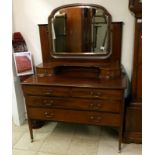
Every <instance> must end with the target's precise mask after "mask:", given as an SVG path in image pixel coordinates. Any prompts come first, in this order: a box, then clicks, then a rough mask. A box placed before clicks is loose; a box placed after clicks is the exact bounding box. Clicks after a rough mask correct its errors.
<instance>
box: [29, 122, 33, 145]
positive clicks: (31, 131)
mask: <svg viewBox="0 0 155 155" xmlns="http://www.w3.org/2000/svg"><path fill="white" fill-rule="evenodd" d="M28 124H29V131H30V138H31V143H32V142H33V130H32V121H31V120H30V119H28Z"/></svg>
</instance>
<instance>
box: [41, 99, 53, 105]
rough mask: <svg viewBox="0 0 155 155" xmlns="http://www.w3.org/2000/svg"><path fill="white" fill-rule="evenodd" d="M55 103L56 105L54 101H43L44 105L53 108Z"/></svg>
mask: <svg viewBox="0 0 155 155" xmlns="http://www.w3.org/2000/svg"><path fill="white" fill-rule="evenodd" d="M53 103H54V101H53V100H44V101H43V104H44V105H46V106H52V105H53Z"/></svg>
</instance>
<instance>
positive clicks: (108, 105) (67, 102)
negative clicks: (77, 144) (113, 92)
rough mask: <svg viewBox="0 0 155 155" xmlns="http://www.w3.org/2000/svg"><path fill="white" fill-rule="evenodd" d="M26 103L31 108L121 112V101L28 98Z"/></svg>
mask: <svg viewBox="0 0 155 155" xmlns="http://www.w3.org/2000/svg"><path fill="white" fill-rule="evenodd" d="M26 103H27V104H28V106H30V107H48V108H50V107H51V108H53V107H54V108H63V109H77V110H93V111H107V112H115V113H117V112H120V101H119V100H101V99H84V98H83V99H78V98H63V97H41V96H28V97H27V98H26Z"/></svg>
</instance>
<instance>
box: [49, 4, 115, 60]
mask: <svg viewBox="0 0 155 155" xmlns="http://www.w3.org/2000/svg"><path fill="white" fill-rule="evenodd" d="M70 7H93V8H98V9H101V10H103V11H104V13H105V16H108V17H109V18H108V19H109V20H108V22H107V23H108V26H107V29H108V46H109V47H108V49H109V51H108V52H107V54H101V53H100V54H98V53H95V54H94V53H92V52H89V53H88V52H87V53H76V54H73V53H67V52H64V53H63V52H61V53H56V52H54V51H53V43H52V42H53V41H52V39H53V37H52V30H51V27H52V25H51V18H53V17H54V15H55V13H56V12H57V11H58V10H61V9H65V8H70ZM110 29H111V15H110V13H109V12H108V11H107V10H106V9H105V8H104V7H102V6H100V5H96V4H81V3H77V4H68V5H63V6H60V7H57V8H55V9H54V10H53V11H52V12H51V14H50V15H49V17H48V31H49V45H50V54H51V56H52V57H53V58H82V59H83V58H89V59H90V58H91V59H93V58H99V59H107V58H108V57H110V55H111V54H112V38H111V30H110Z"/></svg>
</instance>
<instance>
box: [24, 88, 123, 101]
mask: <svg viewBox="0 0 155 155" xmlns="http://www.w3.org/2000/svg"><path fill="white" fill-rule="evenodd" d="M23 91H24V93H25V94H30V95H42V96H68V97H78V98H101V99H109V98H110V99H111V98H112V99H121V98H122V91H121V90H109V89H107V90H106V89H104V90H103V89H93V88H76V87H73V88H72V87H55V86H32V85H30V86H23Z"/></svg>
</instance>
